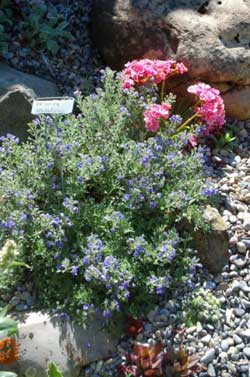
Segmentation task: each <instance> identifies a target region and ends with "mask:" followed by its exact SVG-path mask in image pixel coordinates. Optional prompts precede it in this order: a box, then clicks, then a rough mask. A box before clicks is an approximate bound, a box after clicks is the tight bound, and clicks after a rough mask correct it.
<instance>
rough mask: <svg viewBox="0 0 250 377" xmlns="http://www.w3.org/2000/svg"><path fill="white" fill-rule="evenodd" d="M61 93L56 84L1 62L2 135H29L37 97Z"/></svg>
mask: <svg viewBox="0 0 250 377" xmlns="http://www.w3.org/2000/svg"><path fill="white" fill-rule="evenodd" d="M58 94H59V92H58V89H57V87H56V85H55V84H53V83H52V82H50V81H47V80H44V79H41V78H39V77H36V76H34V75H29V74H26V73H23V72H20V71H17V70H15V69H13V68H10V67H8V66H7V65H5V64H0V136H1V135H6V134H7V133H11V134H13V135H15V136H17V137H19V138H20V139H21V140H23V139H25V138H26V137H27V123H29V122H31V120H32V119H33V118H34V116H32V115H31V104H32V102H33V99H34V98H36V97H54V96H57V95H58Z"/></svg>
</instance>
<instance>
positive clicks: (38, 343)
mask: <svg viewBox="0 0 250 377" xmlns="http://www.w3.org/2000/svg"><path fill="white" fill-rule="evenodd" d="M17 340H18V348H19V360H18V362H17V363H16V364H14V365H12V366H11V367H9V368H8V370H11V371H15V372H17V373H18V375H19V376H26V377H46V376H47V374H46V369H47V365H48V362H54V363H55V364H56V365H57V367H58V369H60V370H61V372H62V373H63V376H64V377H77V376H79V372H80V369H81V368H82V367H83V366H85V365H88V364H89V363H91V362H93V361H96V360H102V359H104V358H107V357H109V356H110V355H111V353H112V352H114V351H115V348H116V344H117V340H116V339H115V338H114V337H112V336H111V335H110V334H109V333H108V332H107V331H105V330H104V329H103V326H102V322H101V321H100V320H98V319H96V320H95V321H93V322H90V323H89V324H88V326H87V328H86V329H84V328H82V327H79V326H76V325H74V324H72V323H70V322H69V321H63V322H62V321H61V320H59V319H58V318H57V317H54V318H53V317H52V318H51V317H50V316H49V315H47V314H42V313H40V312H31V313H26V314H24V315H23V318H22V319H20V320H19V322H18V338H17ZM6 369H7V367H6V366H5V365H2V366H1V365H0V370H6Z"/></svg>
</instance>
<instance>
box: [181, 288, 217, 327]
mask: <svg viewBox="0 0 250 377" xmlns="http://www.w3.org/2000/svg"><path fill="white" fill-rule="evenodd" d="M219 318H220V302H219V301H218V299H217V298H216V297H215V296H214V295H213V293H212V292H209V291H207V290H205V289H203V288H199V289H196V290H195V291H194V292H193V293H192V294H191V295H190V296H189V297H188V298H187V299H185V300H184V301H183V314H182V319H184V321H185V322H186V324H187V326H193V325H195V324H196V323H197V322H210V323H214V322H216V321H218V319H219Z"/></svg>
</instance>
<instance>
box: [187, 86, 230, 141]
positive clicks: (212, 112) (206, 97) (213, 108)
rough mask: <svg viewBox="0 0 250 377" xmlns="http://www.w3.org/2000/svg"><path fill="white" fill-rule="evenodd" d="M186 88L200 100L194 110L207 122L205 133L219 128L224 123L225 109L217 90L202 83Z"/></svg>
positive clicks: (207, 133)
mask: <svg viewBox="0 0 250 377" xmlns="http://www.w3.org/2000/svg"><path fill="white" fill-rule="evenodd" d="M187 90H188V92H189V93H192V94H195V95H196V96H197V97H198V98H199V100H200V102H201V103H200V105H198V106H197V107H196V108H195V112H196V113H197V115H198V116H199V117H200V118H201V120H203V121H205V122H206V124H207V127H206V128H205V131H204V132H205V135H209V134H211V133H213V132H215V131H218V130H220V129H221V128H222V126H223V124H224V123H225V109H224V102H223V99H222V98H221V96H220V92H219V90H217V89H215V88H212V87H211V86H210V85H207V84H204V83H198V84H195V85H191V86H189V87H188V89H187Z"/></svg>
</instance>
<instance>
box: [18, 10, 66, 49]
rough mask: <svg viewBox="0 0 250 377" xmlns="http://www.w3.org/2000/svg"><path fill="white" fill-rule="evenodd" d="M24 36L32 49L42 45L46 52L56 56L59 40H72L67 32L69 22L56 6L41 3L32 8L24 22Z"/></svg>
mask: <svg viewBox="0 0 250 377" xmlns="http://www.w3.org/2000/svg"><path fill="white" fill-rule="evenodd" d="M22 25H23V36H24V38H25V40H26V41H27V42H28V43H29V45H30V46H31V47H36V46H38V45H41V47H42V48H43V49H44V50H45V51H49V52H51V53H52V54H56V53H57V51H58V49H59V45H58V39H59V38H63V39H67V40H70V39H71V38H72V35H71V33H70V32H68V31H66V28H67V26H68V22H66V21H65V20H64V18H63V16H61V15H59V14H58V11H57V9H56V7H55V6H53V5H52V4H49V5H45V4H44V3H39V4H36V5H33V6H31V9H30V12H29V13H28V14H27V15H26V16H25V17H24V20H23V23H22Z"/></svg>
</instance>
